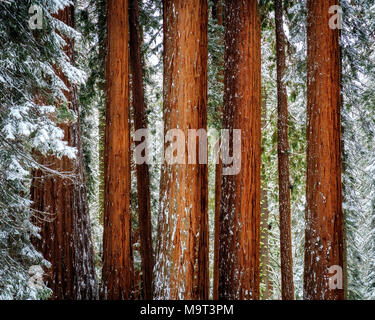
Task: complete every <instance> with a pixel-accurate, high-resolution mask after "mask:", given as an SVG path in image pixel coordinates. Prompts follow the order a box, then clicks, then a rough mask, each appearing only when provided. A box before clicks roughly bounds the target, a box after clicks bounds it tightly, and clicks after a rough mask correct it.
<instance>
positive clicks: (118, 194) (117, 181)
mask: <svg viewBox="0 0 375 320" xmlns="http://www.w3.org/2000/svg"><path fill="white" fill-rule="evenodd" d="M107 19H108V20H107V64H106V81H107V106H106V128H105V158H104V164H105V168H104V172H105V174H104V177H105V193H104V235H103V273H102V297H103V298H104V299H116V300H117V299H130V298H131V292H132V249H131V212H130V133H129V78H128V77H129V76H128V75H129V68H128V64H129V52H128V41H129V33H128V32H129V27H128V22H129V21H128V1H127V0H119V1H117V0H108V2H107Z"/></svg>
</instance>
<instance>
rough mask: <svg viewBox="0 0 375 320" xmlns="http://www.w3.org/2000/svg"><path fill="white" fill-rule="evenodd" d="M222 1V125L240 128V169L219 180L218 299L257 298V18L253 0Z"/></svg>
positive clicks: (258, 214) (258, 23) (258, 183)
mask: <svg viewBox="0 0 375 320" xmlns="http://www.w3.org/2000/svg"><path fill="white" fill-rule="evenodd" d="M225 4H226V21H225V67H224V68H225V71H224V72H225V74H224V86H225V88H224V110H223V128H224V129H231V130H232V129H240V130H241V152H240V153H241V154H234V155H233V156H234V157H238V156H241V171H240V172H239V174H237V175H223V178H222V192H221V212H220V250H219V266H220V275H219V298H220V299H259V282H260V272H259V269H260V268H259V258H260V168H261V166H260V157H261V149H260V144H261V68H260V63H261V61H260V19H259V15H258V5H257V1H256V0H245V1H231V0H227V1H226V2H225ZM230 145H231V146H232V144H230ZM232 152H233V150H230V153H232ZM224 167H225V165H223V168H224Z"/></svg>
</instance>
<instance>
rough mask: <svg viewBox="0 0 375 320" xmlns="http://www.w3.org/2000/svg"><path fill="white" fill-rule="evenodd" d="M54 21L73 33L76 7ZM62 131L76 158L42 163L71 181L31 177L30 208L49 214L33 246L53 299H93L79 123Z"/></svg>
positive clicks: (73, 91)
mask: <svg viewBox="0 0 375 320" xmlns="http://www.w3.org/2000/svg"><path fill="white" fill-rule="evenodd" d="M57 18H58V19H60V20H61V21H63V22H64V23H66V24H67V25H69V26H71V27H74V7H73V6H71V7H68V8H65V9H64V10H62V11H60V12H59V13H58V14H57ZM67 43H68V45H67V46H66V48H64V50H65V51H66V53H67V55H68V56H69V57H70V60H71V63H73V64H74V43H73V41H72V40H69V39H67ZM59 72H60V71H59ZM61 79H62V80H63V81H64V82H65V85H66V86H67V87H68V88H69V91H68V92H65V95H66V98H67V100H68V101H69V105H70V109H71V110H72V111H74V112H75V113H76V114H77V115H78V116H79V107H78V96H77V88H76V87H75V86H73V85H71V84H70V83H69V81H68V80H67V79H66V78H65V77H64V76H63V75H62V73H61ZM60 127H61V129H63V131H64V140H65V141H67V142H68V145H69V146H72V147H75V148H77V150H78V153H77V156H76V158H75V159H73V160H72V159H68V158H67V157H63V158H62V159H58V158H55V157H49V158H45V159H43V160H42V162H43V163H44V164H45V165H46V166H48V167H49V168H51V169H54V170H56V171H60V172H70V173H72V174H73V175H74V176H72V178H67V177H60V176H50V175H47V174H46V173H44V172H42V171H39V170H38V171H36V172H34V177H33V183H32V188H31V198H32V200H33V202H34V203H33V208H34V209H36V210H38V211H39V212H47V213H48V214H49V216H47V217H46V218H45V220H38V221H37V225H38V226H39V227H40V228H41V232H40V235H41V238H40V239H36V240H35V246H36V248H37V250H39V251H40V252H41V253H42V254H43V256H44V258H45V259H46V260H48V261H49V262H50V263H51V268H50V271H49V272H48V277H47V284H48V286H49V287H50V288H51V289H52V291H53V293H52V297H51V298H52V299H59V300H62V299H69V300H70V299H73V300H77V299H97V287H96V285H97V283H96V276H95V265H94V253H93V246H92V241H91V226H90V216H89V210H88V202H87V194H86V189H85V178H84V163H83V161H84V160H83V154H82V144H81V132H80V127H79V119H78V120H77V121H76V122H75V123H64V124H61V125H60Z"/></svg>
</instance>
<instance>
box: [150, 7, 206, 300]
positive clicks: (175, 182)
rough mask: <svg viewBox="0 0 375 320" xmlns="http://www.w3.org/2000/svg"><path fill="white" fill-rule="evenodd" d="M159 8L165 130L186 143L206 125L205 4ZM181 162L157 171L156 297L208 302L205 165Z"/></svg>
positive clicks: (165, 165)
mask: <svg viewBox="0 0 375 320" xmlns="http://www.w3.org/2000/svg"><path fill="white" fill-rule="evenodd" d="M163 5H164V8H163V10H164V12H163V15H164V111H163V113H164V122H165V124H164V125H165V128H164V131H165V132H168V130H169V129H176V128H178V129H181V130H182V131H183V132H184V134H185V137H186V139H187V137H188V129H206V126H207V1H206V0H192V1H184V0H166V1H164V3H163ZM168 146H170V144H169V143H165V147H166V148H168ZM183 147H184V150H185V147H186V145H185V144H184V145H183ZM197 154H198V151H197ZM183 155H184V156H185V151H184V154H183ZM184 158H185V160H186V162H185V161H184V162H185V164H168V163H165V164H164V166H163V169H162V182H161V190H160V199H161V200H160V201H161V208H160V216H159V225H158V239H157V240H158V244H157V252H156V261H155V262H156V267H155V269H156V275H155V277H156V280H155V295H156V297H157V298H169V299H207V298H208V288H209V278H208V277H209V275H208V214H207V209H208V208H207V207H208V197H207V187H208V182H207V165H206V164H187V161H188V159H187V157H184ZM197 161H198V157H197Z"/></svg>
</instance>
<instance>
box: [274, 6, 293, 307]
mask: <svg viewBox="0 0 375 320" xmlns="http://www.w3.org/2000/svg"><path fill="white" fill-rule="evenodd" d="M275 22H276V57H277V110H278V119H277V132H278V135H277V156H278V172H279V214H280V255H281V292H282V298H283V300H293V299H294V283H293V255H292V235H291V233H292V232H291V217H290V184H289V139H288V101H287V92H286V86H285V83H284V76H285V71H286V65H285V36H284V30H283V3H282V0H275Z"/></svg>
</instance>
